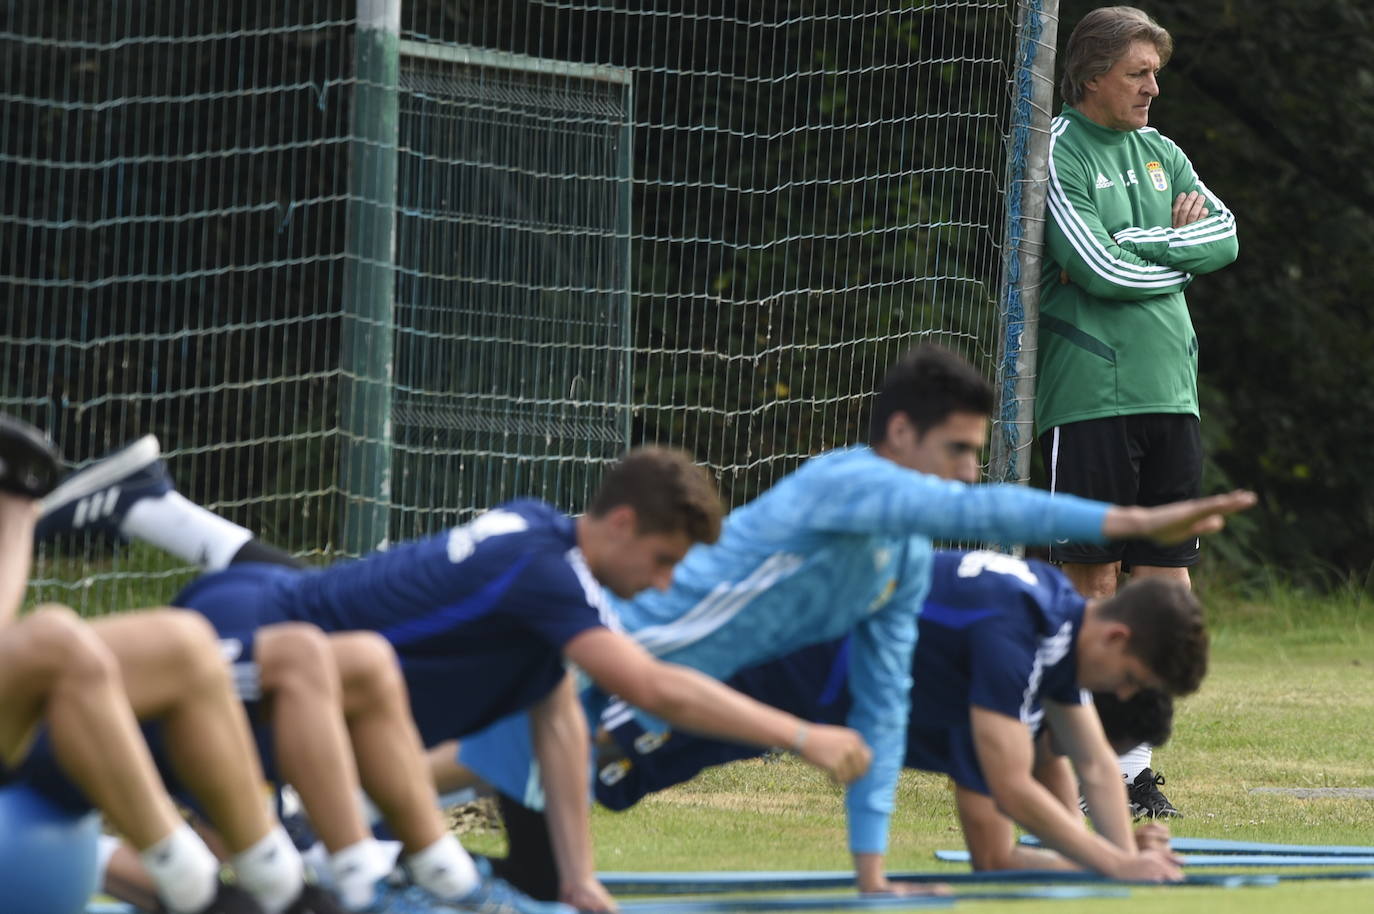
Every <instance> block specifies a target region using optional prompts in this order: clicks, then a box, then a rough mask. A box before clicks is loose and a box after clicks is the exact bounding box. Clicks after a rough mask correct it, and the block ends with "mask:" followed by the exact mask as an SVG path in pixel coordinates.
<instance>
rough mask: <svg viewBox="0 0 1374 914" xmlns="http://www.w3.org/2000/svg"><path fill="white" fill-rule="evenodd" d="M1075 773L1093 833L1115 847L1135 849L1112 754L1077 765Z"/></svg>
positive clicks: (1123, 793)
mask: <svg viewBox="0 0 1374 914" xmlns="http://www.w3.org/2000/svg"><path fill="white" fill-rule="evenodd" d="M1103 761H1105V762H1106V764H1105V765H1104V764H1103ZM1078 774H1079V779H1080V784H1081V786H1082V789H1083V798H1084V800H1085V801H1086V802H1087V805H1088V815H1089V816H1091V818H1092V820H1093V827H1094V828H1095V829H1097V833H1098V834H1099V835H1101V836H1102V837H1103V838H1106V839H1107V840H1108V841H1110V842H1112V843H1113V844H1115V845H1116V846H1117V847H1120V848H1123V849H1125V850H1128V851H1133V850H1135V846H1136V844H1135V835H1134V834H1132V832H1131V817H1130V814H1129V812H1128V811H1127V808H1126V789H1125V787H1124V786H1122V783H1121V771H1120V769H1119V768H1118V767H1117V764H1116V759H1115V757H1111V758H1109V759H1106V760H1095V763H1094V764H1092V765H1088V764H1079V765H1078Z"/></svg>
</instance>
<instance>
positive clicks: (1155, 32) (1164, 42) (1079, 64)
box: [1059, 6, 1174, 106]
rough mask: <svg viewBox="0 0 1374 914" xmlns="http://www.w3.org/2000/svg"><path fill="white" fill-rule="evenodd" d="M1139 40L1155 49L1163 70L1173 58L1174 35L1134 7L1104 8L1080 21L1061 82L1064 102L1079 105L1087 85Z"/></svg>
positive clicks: (1065, 62) (1065, 60) (1068, 49)
mask: <svg viewBox="0 0 1374 914" xmlns="http://www.w3.org/2000/svg"><path fill="white" fill-rule="evenodd" d="M1137 41H1148V42H1149V43H1150V44H1152V45H1154V46H1155V52H1156V53H1158V54H1159V65H1160V66H1161V67H1162V66H1164V65H1165V64H1166V63H1168V62H1169V58H1170V57H1172V56H1173V53H1174V39H1173V36H1171V35H1170V34H1169V32H1168V30H1167V29H1165V28H1164V27H1163V26H1161V25H1160V24H1159V23H1157V22H1155V21H1154V20H1153V19H1151V18H1150V16H1149V14H1147V13H1145V12H1144V11H1143V10H1138V9H1136V8H1135V7H1133V6H1104V7H1101V8H1099V9H1095V10H1093V11H1092V12H1090V13H1088V14H1087V15H1086V16H1084V17H1083V18H1082V19H1080V20H1078V25H1076V26H1074V29H1073V34H1071V35H1070V36H1069V43H1068V46H1067V47H1065V49H1064V58H1063V59H1064V74H1063V76H1062V77H1060V80H1059V94H1060V95H1061V96H1062V97H1063V99H1064V103H1065V104H1067V105H1075V106H1076V105H1077V104H1078V103H1079V102H1081V101H1083V95H1084V93H1083V84H1084V83H1086V82H1088V81H1089V80H1091V79H1095V78H1096V77H1098V76H1101V75H1102V74H1103V73H1106V72H1107V71H1108V70H1110V69H1111V68H1112V67H1114V66H1116V62H1117V61H1118V60H1120V59H1121V55H1123V54H1125V53H1126V50H1127V49H1128V48H1129V47H1130V46H1131V45H1132V44H1134V43H1135V42H1137Z"/></svg>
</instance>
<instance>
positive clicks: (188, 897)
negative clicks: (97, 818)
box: [107, 825, 219, 912]
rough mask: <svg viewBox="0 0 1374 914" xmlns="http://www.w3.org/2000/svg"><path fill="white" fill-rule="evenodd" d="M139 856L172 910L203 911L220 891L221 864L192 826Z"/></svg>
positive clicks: (176, 832) (180, 827)
mask: <svg viewBox="0 0 1374 914" xmlns="http://www.w3.org/2000/svg"><path fill="white" fill-rule="evenodd" d="M138 855H139V857H141V858H142V859H143V865H144V866H146V867H147V868H148V874H149V875H150V876H152V877H153V882H154V883H155V884H156V885H157V894H158V897H159V898H161V899H162V903H163V904H165V905H166V906H167V908H168V910H171V911H174V912H190V911H199V910H201V909H202V908H205V907H206V906H207V905H209V904H210V902H211V901H213V900H214V898H215V893H216V892H217V891H219V861H218V860H216V859H215V855H214V854H212V853H210V848H208V847H206V846H205V842H204V841H202V840H200V836H199V835H197V834H196V833H195V832H193V831H191V826H189V825H180V826H178V827H177V829H176V831H174V832H172V833H171V834H170V835H168V836H167V837H165V838H163V839H162V840H161V841H158V842H157V843H156V844H153V845H152V846H151V847H149V848H147V849H146V850H142V851H140V852H139V854H138ZM107 862H108V860H107Z"/></svg>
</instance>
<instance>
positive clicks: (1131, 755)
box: [1116, 743, 1154, 784]
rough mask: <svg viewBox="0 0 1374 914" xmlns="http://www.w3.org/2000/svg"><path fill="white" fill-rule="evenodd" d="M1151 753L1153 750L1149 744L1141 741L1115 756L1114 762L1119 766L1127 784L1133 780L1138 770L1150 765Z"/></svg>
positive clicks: (1140, 770) (1152, 753)
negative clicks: (1132, 747)
mask: <svg viewBox="0 0 1374 914" xmlns="http://www.w3.org/2000/svg"><path fill="white" fill-rule="evenodd" d="M1153 755H1154V750H1153V748H1152V747H1151V746H1150V744H1149V743H1141V744H1140V745H1139V746H1136V747H1135V748H1134V749H1128V750H1126V751H1125V752H1123V753H1122V754H1121V755H1119V756H1117V757H1116V763H1117V764H1118V765H1120V766H1121V774H1122V775H1123V776H1124V777H1125V778H1126V783H1127V784H1130V783H1132V782H1134V781H1135V779H1136V776H1137V775H1139V774H1140V772H1142V771H1144V770H1145V769H1146V768H1149V767H1150V760H1151V758H1152V757H1153Z"/></svg>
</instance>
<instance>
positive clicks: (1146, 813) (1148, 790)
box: [1126, 768, 1183, 819]
mask: <svg viewBox="0 0 1374 914" xmlns="http://www.w3.org/2000/svg"><path fill="white" fill-rule="evenodd" d="M1163 783H1164V775H1162V774H1155V773H1154V772H1153V771H1151V770H1150V769H1149V768H1146V769H1145V770H1144V771H1142V772H1140V774H1137V775H1136V776H1135V780H1134V781H1132V782H1131V783H1130V784H1127V785H1126V799H1127V801H1128V802H1129V803H1130V804H1131V817H1132V818H1134V819H1143V818H1146V817H1148V818H1151V819H1171V818H1175V817H1178V818H1181V817H1182V816H1183V813H1181V812H1179V811H1178V810H1177V809H1175V808H1174V804H1173V803H1170V802H1169V798H1168V797H1166V796H1165V795H1164V794H1162V793H1160V792H1159V787H1160V785H1161V784H1163Z"/></svg>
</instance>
